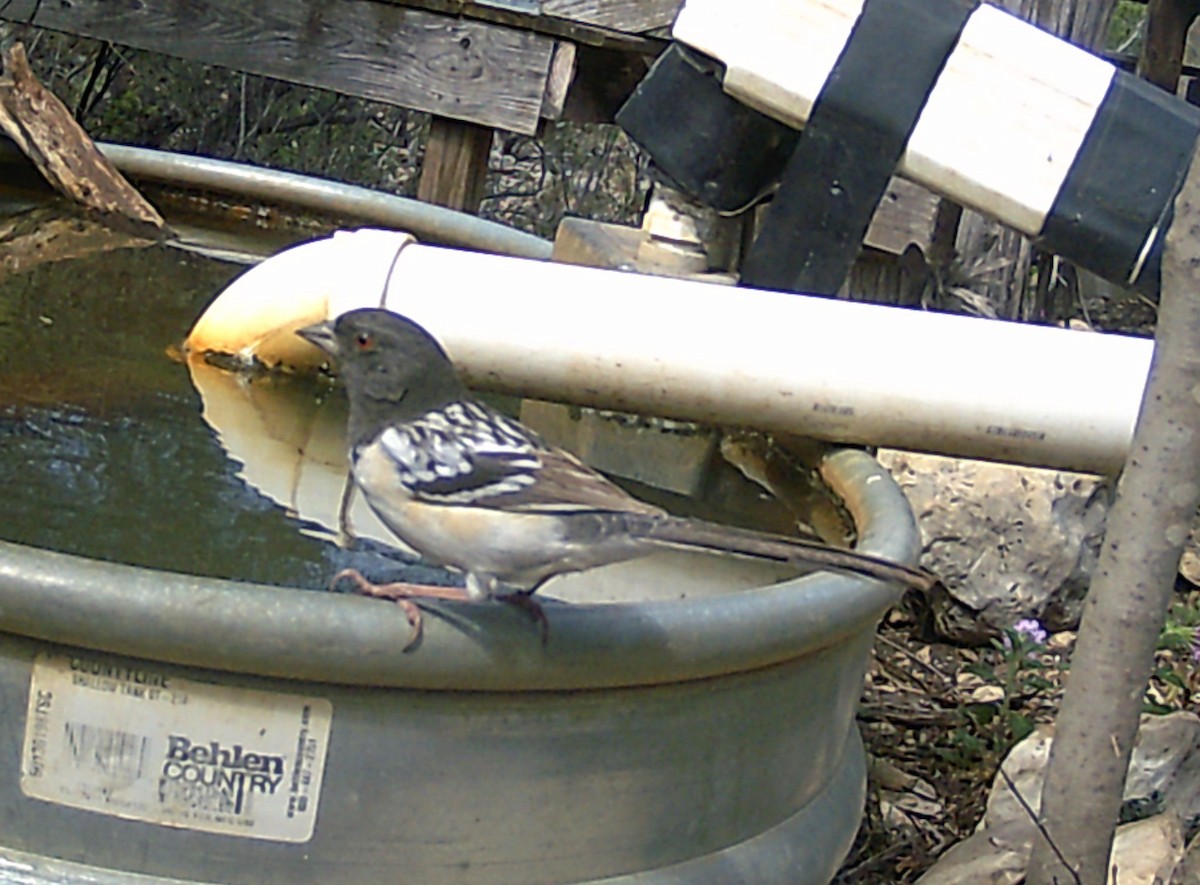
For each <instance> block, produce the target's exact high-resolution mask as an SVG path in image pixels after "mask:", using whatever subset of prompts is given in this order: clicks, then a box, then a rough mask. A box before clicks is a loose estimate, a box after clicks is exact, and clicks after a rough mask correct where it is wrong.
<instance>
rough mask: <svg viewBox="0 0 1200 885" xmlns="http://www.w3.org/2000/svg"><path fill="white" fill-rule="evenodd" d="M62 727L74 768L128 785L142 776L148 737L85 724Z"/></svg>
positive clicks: (69, 724) (68, 724)
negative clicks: (127, 783)
mask: <svg viewBox="0 0 1200 885" xmlns="http://www.w3.org/2000/svg"><path fill="white" fill-rule="evenodd" d="M63 728H64V731H65V732H66V737H67V747H68V748H69V750H70V756H71V760H72V761H73V762H74V764H75V767H76V768H82V769H90V770H92V771H99V772H102V773H103V774H105V775H106V776H107V777H109V778H111V779H113V780H122V781H129V782H133V781H135V780H137V779H138V778H139V777H141V776H142V772H143V771H144V770H145V764H146V749H147V747H148V746H149V744H150V739H149V738H147V737H145V736H143V735H140V734H131V733H130V732H127V731H118V730H116V729H112V728H103V727H101V726H99V725H91V724H89V723H86V722H65V723H63Z"/></svg>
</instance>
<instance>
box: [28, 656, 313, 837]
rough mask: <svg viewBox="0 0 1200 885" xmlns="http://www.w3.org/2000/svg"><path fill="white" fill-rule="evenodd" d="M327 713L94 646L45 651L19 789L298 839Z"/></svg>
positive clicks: (306, 832)
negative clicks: (133, 662) (74, 651)
mask: <svg viewBox="0 0 1200 885" xmlns="http://www.w3.org/2000/svg"><path fill="white" fill-rule="evenodd" d="M332 719H333V706H332V705H331V704H330V703H329V701H328V700H326V699H325V698H311V697H303V696H301V695H294V694H280V693H276V692H267V691H257V690H251V689H244V688H230V687H228V686H222V685H211V684H208V683H205V682H195V681H192V680H190V679H181V678H179V677H178V676H176V675H174V673H167V672H163V671H162V670H157V669H155V668H154V667H153V665H148V666H146V667H141V666H130V665H127V664H125V663H120V662H118V661H116V660H111V659H108V658H105V657H104V656H102V655H91V654H87V655H80V656H70V655H61V654H42V655H39V656H38V657H37V659H36V660H35V661H34V665H33V677H32V679H31V680H30V685H29V712H28V714H27V716H26V719H25V749H24V753H23V755H22V763H21V791H22V792H23V793H24V794H25V795H26V796H29V797H31V798H34V799H43V800H45V801H47V802H54V803H56V804H59V805H69V806H71V807H72V808H84V809H87V810H89V811H96V812H100V813H101V814H110V815H114V816H116V817H123V818H128V819H130V820H139V821H148V822H150V823H154V824H160V825H162V826H168V827H180V828H183V829H188V830H200V831H203V832H206V833H221V834H223V835H226V836H244V837H247V838H251V839H270V840H274V841H279V842H307V841H308V840H309V839H311V838H312V834H313V827H314V824H315V822H316V818H317V804H318V800H319V799H320V795H321V777H322V774H323V773H324V770H325V751H326V748H327V746H328V744H329V727H330V722H331V721H332Z"/></svg>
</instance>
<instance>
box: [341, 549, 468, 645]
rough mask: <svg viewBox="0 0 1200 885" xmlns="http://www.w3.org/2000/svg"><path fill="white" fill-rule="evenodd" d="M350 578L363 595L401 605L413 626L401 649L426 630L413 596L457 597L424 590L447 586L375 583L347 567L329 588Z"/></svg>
mask: <svg viewBox="0 0 1200 885" xmlns="http://www.w3.org/2000/svg"><path fill="white" fill-rule="evenodd" d="M344 579H349V580H351V581H353V582H354V587H355V589H356V590H357V591H358V592H359V593H361V594H362V595H363V596H372V597H374V598H376V599H388V600H391V601H392V602H394V603H396V604H397V605H398V606H400V609H401V610H402V611H403V612H404V617H405V618H407V619H408V625H409V627H411V628H412V634H411V635H410V636H409V639H408V642H406V643H405V644H404V648H403V649H401V651H408V650H409V649H410V648H412V647H413V646H414V645H416V643H417V641H418V640H420V638H421V635H422V634H423V632H424V618H423V617H422V615H421V609H420V607H419V606H418V605H417V604H416V603H415V602H413V597H420V596H435V597H437V598H441V599H445V598H456V597H454V596H449V597H448V594H446V593H441V592H429V593H426V592H423V591H425V590H428V591H437V590H445V589H446V588H434V587H428V588H426V587H422V586H421V585H419V584H405V583H402V582H397V583H393V584H374V583H372V582H371V581H368V580H367V579H366V578H364V577H363V574H362V572H360V571H359V570H358V569H354V568H347V569H342V570H341V571H340V572H338V573H337V574H336V575H334V576H333V578H332V579H330V581H329V589H330V590H333V589H334V588H335V587H336V586H337V584H338V582H339V581H342V580H344Z"/></svg>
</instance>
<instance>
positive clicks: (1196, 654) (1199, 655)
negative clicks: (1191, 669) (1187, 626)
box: [1192, 627, 1200, 664]
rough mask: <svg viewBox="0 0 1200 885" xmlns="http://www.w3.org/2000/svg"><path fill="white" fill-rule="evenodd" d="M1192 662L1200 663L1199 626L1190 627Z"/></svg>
mask: <svg viewBox="0 0 1200 885" xmlns="http://www.w3.org/2000/svg"><path fill="white" fill-rule="evenodd" d="M1192 663H1194V664H1200V627H1194V628H1193V629H1192Z"/></svg>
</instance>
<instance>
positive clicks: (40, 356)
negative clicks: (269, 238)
mask: <svg viewBox="0 0 1200 885" xmlns="http://www.w3.org/2000/svg"><path fill="white" fill-rule="evenodd" d="M2 248H3V246H2V245H0V249H2ZM241 271H242V267H241V266H239V265H234V264H228V263H225V262H222V261H216V260H212V259H208V258H203V257H199V256H197V255H194V254H190V253H187V252H183V251H180V250H178V249H174V248H170V247H163V246H155V247H150V248H141V249H139V248H126V249H118V250H115V251H108V252H99V253H93V254H91V255H88V256H85V257H81V258H73V259H69V260H64V261H58V262H55V263H44V264H39V265H37V266H35V267H33V268H31V269H29V270H28V271H25V272H5V271H3V270H2V269H0V496H2V501H3V503H2V504H0V538H3V539H5V540H9V541H18V542H22V543H26V544H32V545H36V546H39V547H47V548H51V549H54V550H59V551H63V552H67V553H75V554H80V555H84V556H90V557H95V558H98V559H106V560H113V561H119V562H126V563H131V564H134V565H140V566H147V567H152V568H161V569H166V570H169V571H179V572H190V573H193V574H199V575H210V576H215V577H226V578H238V579H243V580H250V581H256V582H262V583H268V584H279V585H290V586H296V587H305V588H324V587H325V586H326V585H327V582H328V580H329V577H330V576H331V575H332V574H334V573H335V572H336V571H337V570H338V569H340V568H343V567H345V566H347V565H350V564H353V565H356V566H359V567H362V568H364V569H365V570H367V571H368V572H369V571H374V570H377V569H378V568H379V567H380V566H381V565H383V564H385V563H386V562H387V561H386V560H382V559H381V558H380V557H379V556H378V555H375V554H363V553H359V554H351V553H348V552H346V551H343V550H341V549H339V548H337V547H336V546H335V545H333V544H330V543H328V542H327V541H323V540H320V539H318V538H315V537H311V536H308V535H306V534H304V533H303V532H302V531H301V529H302V528H303V526H302V525H301V524H300V523H299V521H298V520H296V519H294V518H292V517H290V516H289V515H288V514H287V513H286V512H285V511H284V510H283V508H281V507H280V506H279V505H277V504H276V503H274V502H273V501H271V500H270V499H268V498H266V497H265V496H263V495H261V494H259V493H258V492H257V491H255V490H254V489H253V488H251V487H250V486H248V485H247V484H246V483H245V482H244V481H243V480H242V479H241V478H239V476H238V470H239V465H238V464H237V463H236V462H234V461H232V460H230V459H229V458H228V457H227V456H226V455H225V453H224V452H223V450H222V448H221V446H220V445H219V444H218V442H217V439H216V436H215V434H214V432H213V431H212V430H211V429H210V428H209V426H208V425H207V424H206V423H205V422H204V421H203V420H202V418H201V403H200V398H199V396H198V394H197V393H196V392H195V390H194V389H193V387H192V384H191V382H190V381H189V377H188V371H187V368H186V367H185V366H184V365H182V364H181V363H179V362H177V361H175V360H173V359H172V358H170V356H169V355H168V354H169V351H170V350H171V348H173V347H175V346H177V345H178V344H179V343H180V342H182V340H183V338H184V337H185V335H186V334H187V331H188V329H189V328H190V327H191V325H192V323H193V322H194V321H195V319H196V317H198V316H199V315H200V313H201V312H202V311H203V309H204V307H205V305H206V304H207V303H208V302H209V301H210V300H211V299H212V298H213V297H214V296H215V295H216V293H218V292H219V291H221V289H223V288H224V287H225V286H226V285H227V284H228V282H229V281H230V280H232V279H233V278H234V277H235V276H236V275H237V274H239V273H241ZM279 383H290V384H303V383H304V382H299V381H281V382H279ZM312 391H313V392H312V395H313V397H314V398H315V397H316V396H317V395H318V388H316V387H315V386H314V387H313V388H312Z"/></svg>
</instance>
